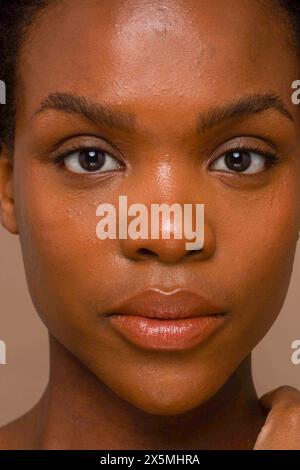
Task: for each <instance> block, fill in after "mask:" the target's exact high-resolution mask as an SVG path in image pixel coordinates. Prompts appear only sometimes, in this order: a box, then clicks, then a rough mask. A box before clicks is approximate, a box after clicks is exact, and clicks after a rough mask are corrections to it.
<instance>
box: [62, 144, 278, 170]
mask: <svg viewBox="0 0 300 470" xmlns="http://www.w3.org/2000/svg"><path fill="white" fill-rule="evenodd" d="M92 150H97V151H98V152H103V153H107V154H109V155H111V154H110V153H109V152H108V151H106V150H104V149H103V148H102V149H101V148H97V147H96V146H94V147H93V146H86V147H85V146H82V145H74V147H71V148H69V149H68V150H66V151H65V152H63V153H61V154H60V155H58V156H56V157H55V158H54V165H56V166H60V165H62V164H63V162H64V160H65V158H67V157H68V156H70V155H72V154H73V153H76V152H82V151H92ZM233 152H249V153H256V154H259V155H261V156H262V157H265V158H266V159H267V161H268V166H269V167H273V166H275V165H276V164H277V163H278V161H279V160H280V155H279V154H278V153H277V152H276V151H275V150H274V151H273V152H272V151H262V150H261V149H260V147H259V146H257V147H254V146H253V145H243V144H241V145H236V146H233V147H231V148H230V149H228V150H226V151H225V152H223V153H222V154H221V155H219V156H218V157H216V158H214V159H213V160H212V161H211V162H210V164H212V163H213V162H214V161H216V160H218V159H219V158H221V157H222V156H224V155H226V154H228V153H233ZM111 156H112V157H113V158H115V159H116V160H118V162H119V163H120V165H122V164H123V162H122V161H121V160H120V159H118V158H117V157H115V156H113V155H111Z"/></svg>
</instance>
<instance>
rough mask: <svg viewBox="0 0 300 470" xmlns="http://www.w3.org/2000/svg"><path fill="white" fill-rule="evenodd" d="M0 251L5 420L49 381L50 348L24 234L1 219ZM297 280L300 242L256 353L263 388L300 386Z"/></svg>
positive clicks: (1, 419) (0, 393) (0, 384)
mask: <svg viewBox="0 0 300 470" xmlns="http://www.w3.org/2000/svg"><path fill="white" fill-rule="evenodd" d="M0 255H1V256H0V299H1V303H0V305H1V313H0V339H2V340H4V341H5V343H6V360H7V363H6V364H4V365H0V404H1V406H0V425H3V424H6V423H7V422H9V421H11V420H13V419H15V418H16V417H18V416H20V415H21V414H23V413H25V412H26V411H27V410H29V409H30V408H31V407H32V406H33V405H34V404H35V403H36V402H37V401H38V399H39V398H40V396H41V394H42V393H43V391H44V389H45V387H46V385H47V381H48V373H49V352H48V337H47V330H46V328H45V327H44V325H43V324H42V322H41V320H40V319H39V317H38V315H37V313H36V312H35V310H34V307H33V305H32V302H31V299H30V296H29V293H28V290H27V285H26V281H25V274H24V268H23V262H22V255H21V250H20V245H19V238H18V236H15V235H10V234H9V233H7V232H6V231H5V230H4V229H3V228H2V226H1V225H0ZM298 286H300V242H299V247H298V254H297V256H296V260H295V265H294V273H293V277H292V281H291V285H290V289H289V292H288V296H287V298H286V301H285V304H284V306H283V309H282V311H281V313H280V315H279V317H278V319H277V320H276V322H275V323H274V325H273V327H272V328H271V330H270V331H269V333H268V334H267V336H265V338H264V339H263V341H262V342H261V343H260V344H259V345H258V346H257V348H256V349H255V351H254V353H253V371H254V378H255V384H256V388H257V391H258V393H259V394H262V393H264V392H266V391H268V390H270V389H272V388H275V387H277V386H279V385H283V384H287V385H293V386H296V387H298V388H300V365H298V366H296V365H293V364H292V362H291V353H292V352H293V350H292V349H291V344H292V342H293V341H294V340H296V339H299V340H300V320H299V317H300V315H299V300H300V292H299V287H298ZM297 287H298V289H297ZM228 347H230V345H229V346H228Z"/></svg>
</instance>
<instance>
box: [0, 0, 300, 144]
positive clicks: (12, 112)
mask: <svg viewBox="0 0 300 470" xmlns="http://www.w3.org/2000/svg"><path fill="white" fill-rule="evenodd" d="M54 1H55V0H0V80H2V81H3V82H4V83H5V85H6V103H7V104H5V105H1V104H0V146H1V145H3V144H5V145H6V146H7V147H8V148H9V150H10V151H11V152H13V147H14V133H15V117H16V97H15V93H14V91H15V89H16V83H17V76H16V69H17V60H18V51H19V49H20V46H21V44H22V43H23V41H24V40H25V38H26V33H27V32H28V31H29V27H30V24H31V23H32V22H33V21H34V20H35V18H36V15H37V14H38V13H39V12H40V11H42V9H43V8H45V7H46V6H47V5H48V4H50V3H53V2H54ZM273 1H274V3H275V2H276V3H277V6H279V5H280V6H281V7H282V8H283V9H285V10H286V12H287V13H288V14H289V17H290V24H291V29H292V30H293V34H294V37H295V39H296V43H297V46H299V50H300V0H273Z"/></svg>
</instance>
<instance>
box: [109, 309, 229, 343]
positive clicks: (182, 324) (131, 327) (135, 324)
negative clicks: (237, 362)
mask: <svg viewBox="0 0 300 470" xmlns="http://www.w3.org/2000/svg"><path fill="white" fill-rule="evenodd" d="M108 318H109V319H110V322H111V324H112V326H113V327H114V328H115V329H116V330H117V331H118V332H119V333H120V334H121V335H122V336H123V337H125V338H126V339H128V340H129V341H131V342H132V343H134V344H136V345H137V346H140V347H142V348H144V349H155V350H167V351H169V350H183V349H189V348H191V347H193V346H195V345H196V344H200V343H201V342H202V341H204V340H205V339H206V338H208V337H209V336H210V335H211V334H212V333H213V332H214V331H215V330H217V329H218V327H220V325H221V324H222V323H223V322H224V318H225V315H207V316H198V317H191V318H180V319H179V318H177V319H157V318H149V317H141V316H138V315H121V314H113V315H110V316H109V317H108Z"/></svg>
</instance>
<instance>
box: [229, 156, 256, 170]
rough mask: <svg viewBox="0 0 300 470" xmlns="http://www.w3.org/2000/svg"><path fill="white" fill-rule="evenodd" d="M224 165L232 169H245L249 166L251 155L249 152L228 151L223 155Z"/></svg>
mask: <svg viewBox="0 0 300 470" xmlns="http://www.w3.org/2000/svg"><path fill="white" fill-rule="evenodd" d="M225 161H226V165H227V166H228V168H229V169H230V170H233V171H245V170H247V168H248V167H249V166H250V163H251V155H250V153H249V152H245V151H236V152H229V153H227V154H226V156H225Z"/></svg>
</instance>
